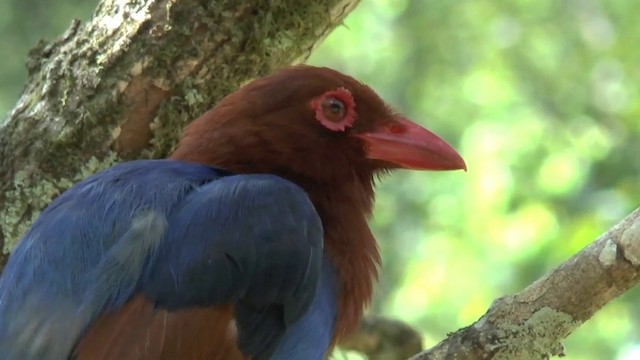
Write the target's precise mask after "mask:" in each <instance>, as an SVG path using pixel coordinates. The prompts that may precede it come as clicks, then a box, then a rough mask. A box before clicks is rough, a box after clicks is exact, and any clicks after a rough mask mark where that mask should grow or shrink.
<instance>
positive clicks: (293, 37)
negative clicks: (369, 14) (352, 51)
mask: <svg viewBox="0 0 640 360" xmlns="http://www.w3.org/2000/svg"><path fill="white" fill-rule="evenodd" d="M358 1H359V0H307V1H297V0H282V1H271V0H254V1H250V2H247V1H242V0H221V1H212V0H209V1H206V0H143V1H131V2H129V3H124V2H122V1H116V0H104V1H102V2H101V3H100V4H99V6H98V8H97V10H96V12H95V14H94V16H93V18H92V19H91V20H90V21H89V22H88V23H86V24H81V23H80V22H79V21H75V22H74V23H73V24H72V26H71V27H70V28H69V30H67V32H66V33H65V34H64V35H63V36H62V37H61V38H60V39H58V40H57V41H55V42H53V43H51V44H45V43H40V44H39V45H38V46H37V47H36V48H35V49H33V50H32V51H31V53H30V56H29V59H28V63H27V66H28V72H29V80H28V83H27V85H26V87H25V89H24V92H23V94H22V96H21V98H20V100H19V101H18V103H17V105H16V106H15V108H14V109H13V111H12V112H11V114H10V116H9V118H8V119H7V120H5V121H4V122H3V123H0V180H1V181H0V248H3V252H2V253H0V269H1V267H2V265H3V264H4V263H5V262H6V259H7V256H6V254H7V253H8V252H9V250H10V249H11V248H12V247H13V246H14V244H15V242H16V241H17V239H18V238H19V237H20V236H21V235H22V234H23V233H24V232H25V231H26V229H27V228H28V227H29V226H30V225H31V222H32V221H33V220H34V219H35V218H36V217H37V216H38V214H39V212H40V210H41V209H42V208H43V207H44V206H46V205H47V204H48V203H49V202H50V201H51V199H52V198H53V197H55V196H56V195H58V194H60V193H61V192H63V191H64V190H66V189H67V188H68V187H69V186H71V185H72V184H73V183H75V182H76V181H78V180H80V179H83V178H84V177H86V176H87V175H88V174H91V173H94V172H96V171H97V170H100V169H103V168H106V167H108V166H110V165H113V164H114V163H115V162H117V161H119V160H121V159H132V158H142V157H144V158H159V157H164V156H165V155H166V154H167V153H168V152H169V151H170V149H171V148H172V146H173V145H174V144H175V143H176V140H177V138H178V136H179V134H180V132H181V129H182V127H183V126H184V125H185V124H186V123H187V122H188V121H190V120H192V119H194V118H196V117H197V116H198V115H200V114H201V113H203V112H204V111H206V110H207V109H208V108H210V107H211V105H212V104H215V103H216V102H217V100H218V99H220V98H221V97H222V96H224V95H226V94H228V93H230V92H231V91H232V90H234V89H236V88H237V87H238V86H239V85H241V84H242V83H244V82H246V81H248V80H250V79H251V78H254V77H260V76H264V75H266V74H267V73H269V72H272V71H273V70H274V69H276V68H279V67H282V66H284V65H288V64H291V63H293V62H295V61H296V60H297V59H300V58H303V59H304V58H306V56H308V55H309V54H310V52H311V50H312V48H313V47H314V46H315V44H317V43H318V42H319V40H321V39H323V38H324V37H325V36H326V35H327V34H329V32H330V31H331V30H332V29H333V28H334V27H335V26H337V25H338V24H340V23H341V22H342V20H343V19H344V17H345V16H346V15H347V14H348V13H349V12H350V11H351V10H352V9H353V8H354V7H355V6H356V5H357V3H358Z"/></svg>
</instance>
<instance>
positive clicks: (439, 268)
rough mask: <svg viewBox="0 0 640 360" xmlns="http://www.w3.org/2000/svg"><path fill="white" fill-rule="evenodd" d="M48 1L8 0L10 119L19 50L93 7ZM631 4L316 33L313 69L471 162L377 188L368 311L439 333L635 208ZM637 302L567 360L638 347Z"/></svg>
mask: <svg viewBox="0 0 640 360" xmlns="http://www.w3.org/2000/svg"><path fill="white" fill-rule="evenodd" d="M44 4H45V3H43V2H42V1H40V0H5V1H3V2H0V30H1V31H0V49H2V55H3V56H2V62H1V63H0V113H2V114H5V113H7V112H8V111H10V109H11V108H12V106H13V104H14V103H15V101H16V100H17V97H18V95H19V92H20V90H21V88H22V86H23V85H24V81H25V76H26V75H25V66H24V65H23V63H24V61H25V58H26V54H27V52H28V50H29V49H30V48H31V47H32V46H33V45H35V43H36V42H37V41H38V40H39V39H40V38H46V39H49V40H51V39H53V38H55V37H56V36H58V35H59V34H61V33H62V32H63V31H64V30H65V29H66V28H67V26H68V25H69V23H70V20H71V19H72V18H74V17H77V18H80V19H87V18H88V17H89V16H90V13H91V11H92V10H93V8H94V6H95V2H93V1H82V0H50V1H48V2H46V5H44ZM638 14H640V4H639V3H637V2H635V1H627V0H609V1H597V0H567V1H556V0H538V1H515V0H500V1H495V0H459V1H448V0H423V1H420V0H417V1H407V0H396V1H384V0H363V3H362V4H361V5H360V6H359V8H358V9H357V10H356V11H354V12H353V13H352V14H351V15H350V16H349V17H348V19H347V20H346V22H345V26H343V27H341V28H339V29H338V30H336V31H335V32H334V33H333V34H332V35H331V36H330V37H329V38H328V39H327V40H326V41H325V43H324V44H323V45H322V46H321V47H320V48H319V49H318V51H317V52H316V53H315V54H314V55H313V57H312V58H311V59H310V62H311V63H313V64H320V65H325V66H329V67H333V68H336V69H339V70H342V71H344V72H347V73H349V74H352V75H353V76H355V77H357V78H359V79H360V80H362V81H364V82H366V83H368V84H370V85H371V86H372V87H374V88H375V89H376V90H377V91H378V92H379V93H380V94H381V95H382V96H383V97H384V98H385V99H386V100H387V101H388V102H390V103H391V104H393V105H394V106H395V107H396V108H397V109H398V110H401V111H403V112H404V113H405V114H406V115H408V116H409V117H410V118H412V119H414V120H417V121H419V122H421V123H423V124H425V125H426V126H428V127H429V128H430V129H432V130H433V131H435V132H437V133H439V134H440V135H442V136H443V137H445V138H446V139H448V140H449V141H450V142H451V143H453V144H454V145H455V146H456V147H457V148H458V149H460V150H461V152H462V153H463V156H464V157H465V159H466V161H467V164H468V166H469V171H468V173H463V172H455V173H415V172H398V173H396V174H394V175H392V176H389V177H388V178H387V179H385V181H384V182H382V184H381V186H380V187H379V190H378V197H377V207H376V211H375V219H374V228H375V233H376V234H377V238H378V240H379V242H380V244H381V248H382V250H383V257H384V271H383V276H382V278H381V283H380V286H379V288H378V292H377V297H376V299H375V303H374V306H373V309H372V311H374V312H376V313H380V314H384V315H388V316H392V317H396V318H400V319H403V320H405V321H406V322H408V323H410V324H413V325H414V326H416V327H417V328H419V329H420V330H421V331H422V332H423V334H424V338H425V345H426V346H431V345H434V344H435V343H436V342H438V341H439V340H441V339H442V338H444V337H445V336H446V334H447V332H450V331H454V330H456V329H458V328H459V327H462V326H464V325H467V324H469V323H471V322H473V321H474V320H476V319H477V318H478V317H480V316H481V315H482V314H483V313H484V312H485V310H486V309H487V308H488V306H489V305H490V304H491V301H492V300H493V299H494V298H496V297H499V296H501V295H504V294H508V293H514V292H517V291H519V290H520V289H522V288H523V287H525V286H526V285H527V284H529V283H531V282H532V281H533V280H535V279H536V278H538V277H540V276H541V275H543V274H544V273H546V272H547V271H549V270H550V269H552V268H553V267H555V266H556V265H558V264H560V263H561V262H563V261H564V260H566V259H567V258H568V257H570V256H571V255H572V254H574V253H576V252H577V251H579V250H580V249H581V248H583V247H584V246H585V245H587V244H588V243H590V242H591V241H592V240H594V239H595V238H596V237H597V236H599V235H600V234H601V233H602V232H604V231H605V230H606V229H607V228H608V227H609V226H611V225H612V224H614V223H616V222H617V221H618V220H620V219H622V218H623V217H624V216H625V215H626V214H627V213H629V212H631V211H632V210H633V209H634V208H635V207H637V206H638V205H639V204H640V189H638V185H640V95H639V90H640V89H639V86H638V84H639V83H640V26H639V25H638V21H637V18H638ZM639 300H640V290H635V291H631V292H630V293H628V294H626V295H625V296H624V297H622V298H621V299H619V300H617V301H615V302H613V303H612V304H610V305H608V306H607V307H606V308H604V309H603V310H602V311H601V312H599V313H598V315H597V316H595V317H594V318H593V319H592V320H590V321H589V322H588V323H587V324H585V325H584V326H583V327H581V328H580V329H579V330H578V331H576V333H575V334H573V335H572V336H571V337H570V338H569V340H567V341H566V342H565V345H566V353H567V355H568V358H569V359H618V360H623V359H624V360H631V359H640V306H638V305H637V304H636V303H638V301H639ZM338 357H342V356H341V355H338Z"/></svg>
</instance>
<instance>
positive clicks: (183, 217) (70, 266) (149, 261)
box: [0, 160, 337, 360]
mask: <svg viewBox="0 0 640 360" xmlns="http://www.w3.org/2000/svg"><path fill="white" fill-rule="evenodd" d="M322 243H323V231H322V225H321V222H320V219H319V217H318V215H317V213H316V211H315V209H314V207H313V205H312V203H311V201H310V200H309V198H308V196H307V195H306V193H305V192H304V191H303V190H302V189H300V188H299V187H298V186H297V185H295V184H293V183H291V182H289V181H287V180H284V179H282V178H279V177H276V176H273V175H234V174H230V173H228V172H226V171H223V170H219V169H214V168H210V167H207V166H203V165H196V164H191V163H185V162H180V161H173V160H143V161H133V162H128V163H124V164H121V165H117V166H115V167H113V168H110V169H107V170H105V171H103V172H100V173H98V174H96V175H94V176H91V177H89V178H88V179H86V180H84V181H82V182H80V183H78V184H76V185H75V186H74V187H72V188H71V189H69V190H68V191H67V192H65V193H64V194H62V195H61V196H59V197H58V198H57V199H56V200H55V201H53V202H52V203H51V205H50V206H49V207H48V208H47V209H46V210H45V211H44V212H43V213H42V215H41V216H40V218H39V219H38V220H37V221H36V222H35V223H34V225H33V226H32V228H31V229H30V230H29V231H28V232H27V234H26V235H25V236H24V238H23V239H22V241H21V242H20V244H19V245H18V247H17V248H16V249H15V251H14V252H13V254H12V256H11V258H10V261H9V263H8V264H7V266H6V268H5V270H4V272H3V274H2V278H0V359H12V360H13V359H20V360H29V359H52V360H55V359H66V358H67V357H68V356H70V354H71V353H72V351H73V348H74V346H75V345H76V343H77V341H78V340H79V338H80V337H81V336H82V334H83V332H84V331H85V330H86V329H87V327H88V326H90V325H91V323H92V321H94V320H95V319H96V318H97V317H98V316H99V315H101V314H103V313H104V312H106V311H112V310H117V309H119V308H120V307H122V306H123V305H124V304H125V303H126V302H127V301H129V300H130V299H131V298H132V296H134V295H136V294H144V296H145V297H146V298H147V299H149V300H150V301H152V302H154V303H155V305H156V306H158V307H160V308H165V309H168V310H170V311H171V310H177V309H183V308H189V307H194V306H213V305H220V304H228V303H234V304H236V323H237V326H238V342H239V345H240V348H241V350H243V351H244V352H245V353H247V354H248V355H252V356H254V358H255V359H266V358H269V357H270V356H271V355H273V357H272V358H274V359H321V358H322V356H323V355H324V352H325V351H326V349H327V348H328V347H329V343H330V341H331V338H332V334H331V333H330V331H331V330H323V331H324V332H322V333H321V334H317V333H315V331H314V330H313V328H312V327H313V326H314V324H322V325H323V326H322V327H321V328H322V329H333V328H334V326H333V325H334V323H335V317H336V312H337V310H336V309H337V278H336V274H335V269H334V268H333V265H332V264H331V263H330V261H329V260H327V259H324V255H323V249H322ZM318 288H319V289H320V291H316V290H317V289H318ZM300 319H302V320H300ZM324 325H326V326H324ZM291 329H295V331H291ZM325 332H326V333H325ZM274 351H275V352H274Z"/></svg>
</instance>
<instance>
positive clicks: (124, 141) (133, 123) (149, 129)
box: [111, 75, 170, 158]
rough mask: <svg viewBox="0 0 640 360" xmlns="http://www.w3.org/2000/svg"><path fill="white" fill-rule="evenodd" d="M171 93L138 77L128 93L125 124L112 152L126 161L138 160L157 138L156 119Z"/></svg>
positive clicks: (125, 94)
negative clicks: (129, 159) (137, 157)
mask: <svg viewBox="0 0 640 360" xmlns="http://www.w3.org/2000/svg"><path fill="white" fill-rule="evenodd" d="M169 95H170V93H169V92H168V91H165V90H162V89H161V88H159V87H157V86H155V85H154V84H153V83H152V80H151V79H150V78H148V77H146V76H142V75H140V76H135V77H133V78H132V80H131V82H129V85H128V86H127V88H126V89H125V90H124V93H123V96H124V102H125V103H124V105H125V108H126V109H127V111H126V112H125V117H124V121H123V122H122V123H121V124H120V127H119V131H118V132H117V133H116V134H114V139H113V142H112V144H111V148H112V149H113V150H114V151H116V152H117V153H118V154H120V155H121V156H122V157H124V158H129V157H135V156H136V155H138V154H139V153H140V152H141V151H142V150H143V149H144V148H146V147H147V146H149V141H151V139H152V138H153V125H154V119H155V118H156V116H157V113H158V108H159V107H160V104H162V102H164V101H165V100H167V99H168V98H169Z"/></svg>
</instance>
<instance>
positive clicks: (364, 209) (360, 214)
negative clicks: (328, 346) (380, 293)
mask: <svg viewBox="0 0 640 360" xmlns="http://www.w3.org/2000/svg"><path fill="white" fill-rule="evenodd" d="M290 180H292V181H294V182H296V183H297V184H299V185H301V186H302V187H303V188H304V189H305V190H306V191H307V193H308V194H309V196H310V198H311V201H312V202H313V203H314V205H315V207H316V210H317V211H318V213H319V215H320V218H321V219H322V223H323V226H324V231H325V248H326V251H327V252H328V254H329V255H330V258H331V259H332V260H333V262H334V265H335V266H336V268H337V269H338V271H339V277H340V280H341V284H340V300H339V304H338V305H339V307H338V309H339V312H338V322H337V325H336V333H335V340H340V339H344V338H345V336H347V335H349V334H350V333H352V332H353V331H355V330H356V328H357V326H358V324H359V322H360V319H361V318H362V314H363V312H364V309H365V307H366V306H367V305H368V304H369V303H370V301H371V296H372V293H373V285H374V281H376V280H377V277H378V267H379V265H380V253H379V251H378V246H377V243H376V240H375V238H374V236H373V234H372V233H371V230H370V229H369V225H368V223H367V219H368V218H369V216H370V214H371V211H372V207H373V200H374V199H373V179H372V177H362V178H358V177H354V178H353V179H351V181H345V180H342V182H341V185H340V186H335V184H330V183H325V184H322V183H311V184H309V183H307V184H305V183H304V182H298V181H295V179H290Z"/></svg>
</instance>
